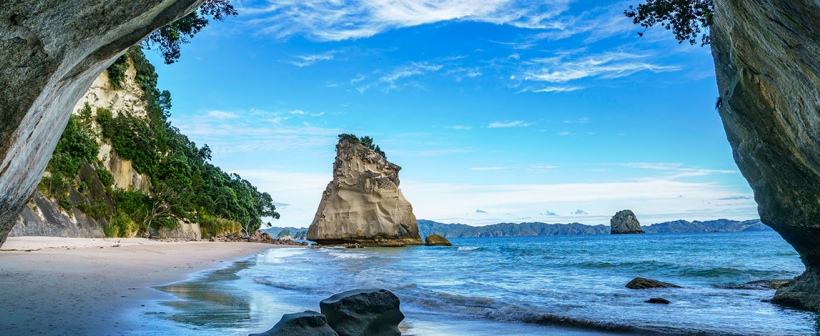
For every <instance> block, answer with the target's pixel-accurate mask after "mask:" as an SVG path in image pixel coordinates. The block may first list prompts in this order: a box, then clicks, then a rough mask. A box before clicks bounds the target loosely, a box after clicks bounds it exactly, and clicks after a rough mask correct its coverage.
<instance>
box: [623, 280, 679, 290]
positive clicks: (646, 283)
mask: <svg viewBox="0 0 820 336" xmlns="http://www.w3.org/2000/svg"><path fill="white" fill-rule="evenodd" d="M626 288H629V289H650V288H681V287H680V286H678V285H675V284H671V283H668V282H663V281H658V280H653V279H647V278H635V279H632V281H630V282H629V283H627V284H626Z"/></svg>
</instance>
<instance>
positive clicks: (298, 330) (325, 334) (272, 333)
mask: <svg viewBox="0 0 820 336" xmlns="http://www.w3.org/2000/svg"><path fill="white" fill-rule="evenodd" d="M338 335H339V334H337V333H336V332H335V331H333V329H331V328H330V326H329V325H328V324H327V318H326V317H325V316H324V315H322V314H320V313H317V312H315V311H310V310H308V311H304V312H301V313H293V314H285V315H283V316H282V319H281V320H279V322H277V323H276V325H274V326H273V328H271V329H270V330H268V331H266V332H263V333H258V334H250V335H248V336H338Z"/></svg>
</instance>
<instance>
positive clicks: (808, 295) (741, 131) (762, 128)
mask: <svg viewBox="0 0 820 336" xmlns="http://www.w3.org/2000/svg"><path fill="white" fill-rule="evenodd" d="M714 6H715V16H714V25H713V27H712V31H711V33H712V54H713V56H714V59H715V69H716V72H717V81H718V87H719V89H720V97H721V103H720V104H719V105H720V108H719V111H720V116H721V118H722V119H723V124H724V127H725V129H726V134H727V136H728V138H729V143H730V144H731V146H732V150H733V154H734V158H735V162H737V165H738V167H739V168H740V171H741V172H742V173H743V176H744V177H745V178H746V180H748V181H749V184H750V185H751V187H752V189H753V190H754V193H755V200H756V201H757V204H758V212H759V213H760V219H761V221H763V222H764V223H766V224H767V225H769V226H771V227H772V228H773V229H774V230H775V231H777V232H778V233H780V235H781V236H783V238H784V239H785V240H786V241H787V242H789V243H790V244H791V245H792V246H794V248H795V250H797V252H798V253H799V254H800V257H801V259H802V261H803V263H804V264H805V265H806V271H805V273H803V275H801V276H800V277H799V278H798V279H797V281H795V282H793V283H792V284H791V285H790V286H786V287H782V288H780V289H779V290H778V291H777V294H776V295H775V298H774V300H773V302H777V303H783V304H788V305H792V306H797V307H802V308H807V309H811V310H820V192H819V191H820V189H818V187H819V186H820V89H819V88H818V87H820V58H818V56H820V2H818V1H817V0H760V1H755V2H754V3H750V2H748V1H744V0H716V1H715V2H714Z"/></svg>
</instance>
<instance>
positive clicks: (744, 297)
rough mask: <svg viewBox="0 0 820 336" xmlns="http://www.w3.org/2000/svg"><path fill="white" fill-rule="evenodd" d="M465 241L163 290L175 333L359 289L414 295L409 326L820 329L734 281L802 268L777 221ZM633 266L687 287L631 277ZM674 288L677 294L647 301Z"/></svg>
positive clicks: (407, 306)
mask: <svg viewBox="0 0 820 336" xmlns="http://www.w3.org/2000/svg"><path fill="white" fill-rule="evenodd" d="M451 241H452V243H453V244H454V245H455V246H453V247H424V246H416V247H406V248H365V249H344V248H321V249H307V248H276V249H271V250H269V251H267V252H265V253H263V254H260V255H258V256H255V257H253V258H250V259H247V260H242V261H238V262H235V263H233V264H229V265H228V266H227V267H225V268H223V269H219V270H211V271H206V272H201V273H198V274H195V275H193V276H192V277H191V279H189V280H187V281H183V282H179V283H174V284H170V285H167V286H162V287H158V288H157V289H158V290H161V291H163V292H166V293H168V294H169V295H168V299H167V300H163V301H162V302H159V303H158V304H157V305H156V309H154V311H153V312H151V313H150V314H149V315H150V316H146V318H149V319H154V320H155V321H156V324H155V326H161V328H162V329H163V330H165V331H168V332H169V333H170V332H172V333H173V334H177V335H185V334H191V335H193V334H197V335H201V334H203V333H204V334H221V335H247V334H248V333H253V332H263V331H265V330H267V329H269V328H270V327H272V326H273V325H274V324H275V323H276V322H277V321H278V320H279V318H281V316H282V314H285V313H291V312H300V311H304V310H316V311H318V310H319V301H321V300H322V299H325V298H327V297H329V296H331V295H332V294H335V293H338V292H342V291H346V290H350V289H356V288H385V289H388V290H391V291H393V292H394V293H395V294H396V295H398V296H399V298H400V299H401V302H402V306H401V307H402V308H401V309H402V311H403V312H404V313H405V315H406V318H405V322H404V324H403V326H402V328H403V330H404V334H405V335H544V334H549V335H564V334H565V335H586V334H609V333H615V334H647V335H655V334H672V335H676V334H684V335H685V334H701V335H721V334H725V335H808V334H812V335H814V334H817V333H818V330H820V327H819V326H818V323H820V322H818V315H817V314H815V313H811V312H805V311H800V310H795V309H790V308H785V307H781V306H777V305H773V304H771V303H768V302H765V301H766V300H767V299H770V298H771V297H772V296H773V294H774V290H771V289H732V288H731V287H733V286H737V285H741V284H744V283H747V282H750V281H755V280H764V279H789V278H793V277H795V276H797V275H799V274H800V273H801V272H802V271H803V265H802V264H801V262H800V259H799V256H798V255H797V253H796V252H795V251H794V250H793V249H792V248H791V246H789V245H788V244H787V243H786V242H785V241H783V239H782V238H780V236H779V235H778V234H777V233H775V232H748V233H700V234H645V235H594V236H550V237H500V238H460V239H452V240H451ZM635 277H645V278H651V279H657V280H661V281H665V282H670V283H673V284H676V285H679V286H682V287H683V288H668V289H649V290H633V289H627V288H625V284H626V283H627V282H629V281H630V280H631V279H633V278H635ZM652 297H662V298H665V299H668V300H669V301H671V304H668V305H659V304H650V303H645V302H644V301H645V300H647V299H649V298H652Z"/></svg>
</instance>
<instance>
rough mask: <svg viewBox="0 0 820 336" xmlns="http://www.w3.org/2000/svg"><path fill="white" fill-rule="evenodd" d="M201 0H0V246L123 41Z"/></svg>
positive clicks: (129, 41) (135, 37)
mask: <svg viewBox="0 0 820 336" xmlns="http://www.w3.org/2000/svg"><path fill="white" fill-rule="evenodd" d="M201 3H202V0H142V1H132V0H107V1H80V0H15V1H0V69H3V71H0V245H2V244H3V242H5V240H6V236H7V235H8V232H9V231H10V230H11V228H12V227H13V226H14V223H15V222H16V220H17V217H18V215H19V213H20V211H21V210H22V209H23V208H24V207H25V205H26V202H28V200H29V199H31V196H32V194H33V193H34V190H35V188H36V187H37V183H38V182H39V181H40V177H41V176H42V174H43V171H44V170H45V168H46V164H47V163H48V160H49V157H50V154H51V152H52V151H53V150H54V147H55V146H56V145H57V141H58V139H59V138H60V134H61V133H62V130H63V129H64V128H65V125H66V123H67V121H68V118H69V115H70V113H71V107H73V106H74V105H75V104H76V103H77V101H78V100H79V99H80V97H82V96H83V93H84V92H85V91H86V90H87V89H88V87H89V86H90V85H91V83H92V82H93V81H94V79H95V78H96V77H97V76H98V75H99V74H100V73H101V72H102V71H103V70H104V69H105V68H107V67H108V66H109V65H110V64H111V63H112V62H113V61H114V60H115V59H116V58H117V57H118V56H119V55H121V54H122V53H123V52H124V51H125V50H126V49H127V48H128V47H130V46H132V45H134V44H136V43H137V42H139V41H140V40H141V39H143V38H144V37H146V36H147V35H148V34H150V33H151V32H152V31H153V30H155V29H157V28H160V27H162V26H164V25H166V24H168V23H170V22H172V21H173V20H176V19H178V18H180V17H182V16H183V15H185V14H187V13H189V12H191V11H193V10H194V9H196V7H197V6H199V5H200V4H201Z"/></svg>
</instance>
